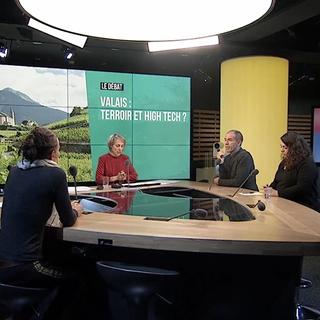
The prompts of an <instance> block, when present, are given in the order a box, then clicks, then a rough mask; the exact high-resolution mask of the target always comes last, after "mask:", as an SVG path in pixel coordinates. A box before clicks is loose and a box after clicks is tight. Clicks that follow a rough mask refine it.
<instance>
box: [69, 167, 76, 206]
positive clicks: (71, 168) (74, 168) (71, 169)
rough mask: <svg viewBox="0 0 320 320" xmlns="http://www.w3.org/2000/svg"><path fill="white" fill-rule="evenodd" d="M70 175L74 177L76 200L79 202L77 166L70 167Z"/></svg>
mask: <svg viewBox="0 0 320 320" xmlns="http://www.w3.org/2000/svg"><path fill="white" fill-rule="evenodd" d="M69 173H70V175H71V176H72V177H73V183H74V194H75V196H76V200H78V193H77V181H76V176H77V174H78V169H77V167H76V166H70V168H69Z"/></svg>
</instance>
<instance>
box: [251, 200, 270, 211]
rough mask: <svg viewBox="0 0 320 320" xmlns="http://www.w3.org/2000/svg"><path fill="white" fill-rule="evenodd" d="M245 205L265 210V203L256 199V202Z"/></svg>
mask: <svg viewBox="0 0 320 320" xmlns="http://www.w3.org/2000/svg"><path fill="white" fill-rule="evenodd" d="M247 206H248V207H249V208H252V209H253V208H255V207H258V209H259V210H260V211H264V210H266V205H265V204H264V203H263V202H262V201H261V200H258V202H257V203H256V204H247Z"/></svg>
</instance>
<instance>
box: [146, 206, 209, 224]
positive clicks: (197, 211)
mask: <svg viewBox="0 0 320 320" xmlns="http://www.w3.org/2000/svg"><path fill="white" fill-rule="evenodd" d="M189 213H191V214H194V215H196V216H198V217H200V216H207V215H208V212H207V210H205V209H200V208H198V209H192V210H190V211H187V212H184V213H180V214H177V215H176V216H173V217H169V218H167V217H145V218H144V220H153V221H166V222H167V221H170V220H173V219H176V218H180V217H183V216H185V215H186V214H189Z"/></svg>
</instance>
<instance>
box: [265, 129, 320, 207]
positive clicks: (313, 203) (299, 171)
mask: <svg viewBox="0 0 320 320" xmlns="http://www.w3.org/2000/svg"><path fill="white" fill-rule="evenodd" d="M280 139H281V143H280V148H281V157H282V161H281V162H280V164H279V167H278V170H277V172H276V174H275V177H274V180H273V182H272V183H271V184H270V187H271V188H272V190H271V196H274V197H278V196H279V197H282V198H286V199H289V200H292V201H295V202H298V203H300V204H303V205H305V206H307V207H310V208H312V209H314V210H317V211H319V212H320V201H319V193H318V189H317V180H318V169H317V167H316V165H315V163H314V161H313V158H312V154H311V151H310V148H309V145H308V143H307V142H306V141H305V139H304V138H303V137H302V136H301V135H300V134H298V133H296V132H287V133H285V134H284V135H283V136H282V137H281V138H280ZM265 188H267V186H266V187H265Z"/></svg>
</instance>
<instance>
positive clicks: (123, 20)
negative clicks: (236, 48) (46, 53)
mask: <svg viewBox="0 0 320 320" xmlns="http://www.w3.org/2000/svg"><path fill="white" fill-rule="evenodd" d="M16 2H17V3H18V4H20V6H21V7H22V9H23V10H24V11H25V12H26V13H27V14H28V15H29V16H30V17H32V18H34V19H36V20H39V21H40V22H42V23H45V24H47V25H49V26H51V27H54V28H58V29H61V30H64V31H68V32H72V33H76V34H81V35H86V36H92V37H99V38H108V39H119V40H137V41H171V40H185V39H194V38H202V37H208V36H213V35H217V34H221V33H225V32H228V31H231V30H235V29H238V28H241V27H243V26H246V25H248V24H250V23H252V22H254V21H256V20H257V19H259V18H261V17H262V16H263V15H265V14H266V13H267V12H268V11H269V10H270V8H271V7H272V5H273V2H274V1H273V0H198V1H190V0H189V1H188V0H161V1H151V0H136V1H134V0H126V1H125V0H122V1H115V0H112V1H110V0H90V1H79V0H77V1H75V0H73V1H72V0H69V1H65V0H54V1H52V0H41V1H38V0H16Z"/></svg>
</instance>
